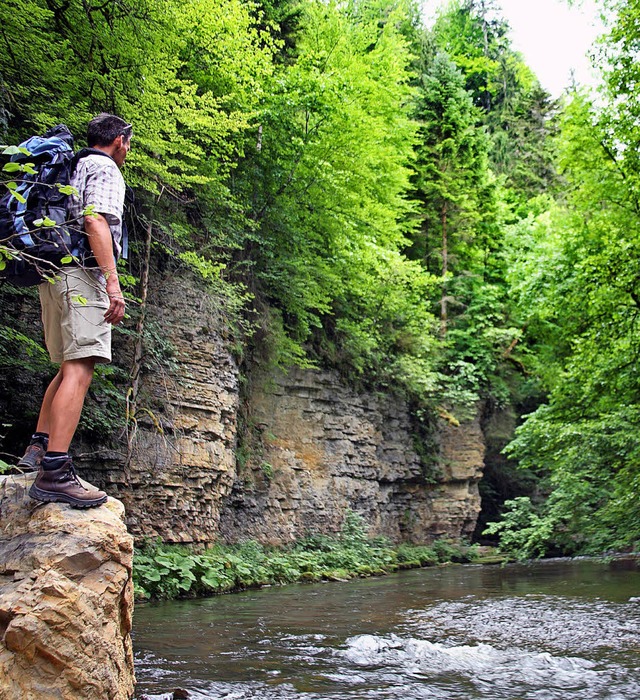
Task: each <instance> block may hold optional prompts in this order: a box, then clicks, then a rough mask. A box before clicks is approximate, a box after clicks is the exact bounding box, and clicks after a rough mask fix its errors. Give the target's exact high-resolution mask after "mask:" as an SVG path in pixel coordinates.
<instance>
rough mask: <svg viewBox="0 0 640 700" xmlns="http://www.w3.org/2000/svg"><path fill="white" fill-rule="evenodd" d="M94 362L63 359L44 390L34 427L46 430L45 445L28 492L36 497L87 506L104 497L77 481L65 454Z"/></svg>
mask: <svg viewBox="0 0 640 700" xmlns="http://www.w3.org/2000/svg"><path fill="white" fill-rule="evenodd" d="M95 363H96V361H95V359H94V358H84V359H81V360H67V361H66V362H63V363H62V364H61V365H60V371H59V372H58V374H57V375H56V376H55V377H54V379H53V381H52V382H51V384H50V385H49V387H48V389H47V391H46V392H45V397H44V399H43V401H42V408H41V409H40V418H39V420H38V430H39V431H40V432H47V431H48V432H49V448H48V450H47V452H46V454H45V455H44V457H43V458H42V462H41V465H40V470H39V471H38V475H37V476H36V479H35V481H34V482H33V484H32V485H31V488H30V489H29V495H30V496H31V497H32V498H35V499H36V500H38V501H44V502H45V503H47V502H53V503H68V504H69V505H71V506H73V507H75V508H91V507H93V506H99V505H100V504H102V503H104V502H105V501H106V500H107V494H106V493H104V491H98V490H88V489H86V488H85V487H84V486H83V485H82V484H81V482H80V481H79V480H78V477H77V476H76V473H75V470H74V468H73V462H72V460H71V458H70V457H69V454H68V450H69V445H70V444H71V440H72V438H73V435H74V433H75V432H76V428H77V427H78V423H79V422H80V414H81V413H82V407H83V405H84V399H85V397H86V395H87V391H88V390H89V386H90V385H91V380H92V378H93V369H94V367H95Z"/></svg>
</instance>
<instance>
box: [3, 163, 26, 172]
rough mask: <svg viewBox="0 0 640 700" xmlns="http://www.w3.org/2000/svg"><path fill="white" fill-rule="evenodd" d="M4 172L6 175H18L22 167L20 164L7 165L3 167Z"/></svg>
mask: <svg viewBox="0 0 640 700" xmlns="http://www.w3.org/2000/svg"><path fill="white" fill-rule="evenodd" d="M2 170H3V171H4V172H5V173H17V172H20V171H21V170H22V166H21V165H20V163H5V164H4V165H3V166H2Z"/></svg>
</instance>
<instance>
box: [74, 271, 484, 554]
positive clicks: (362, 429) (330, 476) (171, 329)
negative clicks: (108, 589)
mask: <svg viewBox="0 0 640 700" xmlns="http://www.w3.org/2000/svg"><path fill="white" fill-rule="evenodd" d="M154 285H156V287H155V289H154V290H152V293H151V295H150V309H149V322H150V324H151V325H150V327H153V328H155V329H160V330H156V332H157V337H156V340H155V341H153V342H154V343H155V346H154V347H153V348H151V343H149V349H152V350H153V352H155V353H158V352H159V351H160V350H161V349H162V344H165V345H166V346H167V347H168V348H169V347H170V348H171V353H172V355H171V362H170V363H167V367H166V369H165V370H163V372H162V374H159V373H158V372H155V373H153V374H151V373H150V374H147V375H143V377H142V381H141V391H140V397H139V400H138V402H137V403H138V410H137V413H136V420H135V422H131V423H130V426H129V430H130V432H129V437H130V449H129V451H128V454H126V455H123V448H122V444H123V443H126V440H124V439H123V440H121V441H120V445H116V446H115V447H114V449H113V450H111V451H109V450H105V449H102V450H99V451H98V452H96V449H95V445H86V446H85V447H84V448H83V447H82V446H80V447H79V448H78V449H77V450H76V457H78V458H79V459H78V460H77V461H78V464H79V465H80V467H81V470H80V473H81V474H82V475H83V476H85V477H86V478H87V479H89V480H90V481H92V482H93V483H96V484H97V485H99V486H100V487H101V488H104V489H105V490H106V491H107V492H108V493H109V494H111V495H114V496H116V497H117V498H119V499H120V500H121V501H122V502H123V503H124V505H125V508H126V513H127V525H128V527H129V531H130V532H131V533H132V534H133V535H134V536H135V537H137V538H140V539H142V538H144V537H156V536H160V537H161V538H162V539H163V540H165V541H168V542H184V543H202V544H208V543H211V542H215V541H218V540H220V539H221V538H222V539H224V540H227V541H231V542H233V541H238V540H243V539H247V538H256V539H258V540H260V541H262V542H268V543H282V542H288V541H290V540H291V539H293V538H295V537H298V536H301V535H304V533H305V532H307V531H313V532H327V533H331V532H335V531H337V530H339V528H340V525H341V523H342V521H343V519H344V515H345V512H346V510H347V509H351V510H354V511H357V512H358V513H361V514H362V515H363V516H364V517H365V519H366V520H367V522H368V524H369V526H370V530H371V533H372V534H380V535H385V536H387V537H389V538H391V539H393V540H401V539H408V540H413V541H416V542H426V541H430V540H433V539H434V538H436V537H441V536H446V537H450V538H453V539H457V538H459V537H461V536H468V535H470V533H471V532H472V531H473V527H474V523H475V521H476V518H477V514H478V511H479V507H480V499H479V496H478V488H477V483H478V480H479V479H480V476H481V470H482V462H483V452H484V445H483V439H482V433H481V430H480V425H479V422H478V421H472V422H469V423H467V424H464V425H462V426H460V427H453V426H450V425H448V424H447V423H445V422H444V421H443V422H441V423H440V424H439V425H438V426H437V429H436V430H435V431H434V434H433V435H431V436H428V439H429V443H428V444H426V443H425V442H423V437H418V436H417V435H416V431H415V425H412V420H411V416H410V414H409V410H408V407H407V405H406V404H405V403H404V402H403V401H402V400H400V399H397V398H394V397H393V396H380V395H375V394H373V393H358V392H355V391H354V390H352V389H350V388H349V387H348V386H346V385H345V383H344V382H343V381H342V380H341V379H340V377H339V376H338V375H337V374H335V373H331V372H320V371H314V370H297V369H294V370H291V371H290V372H289V373H288V374H286V375H285V374H276V375H274V374H273V373H266V375H260V374H259V373H256V372H253V371H252V372H251V376H250V377H249V385H250V386H251V387H253V388H252V389H251V391H246V392H245V394H244V396H243V398H242V401H241V398H240V387H241V381H240V372H239V369H238V366H237V364H236V362H235V360H234V357H233V355H232V353H231V341H230V339H229V337H230V334H229V333H228V332H227V329H226V327H225V321H224V313H223V309H222V310H221V309H220V303H221V302H216V301H215V300H214V299H212V298H211V297H210V296H208V295H207V294H206V293H205V292H204V291H203V290H201V289H199V288H198V287H197V284H195V283H194V282H193V281H190V280H189V279H187V278H185V277H174V276H168V277H165V278H158V277H156V278H154ZM125 364H126V363H125ZM124 451H126V444H125V446H124ZM82 452H86V453H87V454H90V455H91V456H90V457H88V458H85V459H82V456H81V453H82Z"/></svg>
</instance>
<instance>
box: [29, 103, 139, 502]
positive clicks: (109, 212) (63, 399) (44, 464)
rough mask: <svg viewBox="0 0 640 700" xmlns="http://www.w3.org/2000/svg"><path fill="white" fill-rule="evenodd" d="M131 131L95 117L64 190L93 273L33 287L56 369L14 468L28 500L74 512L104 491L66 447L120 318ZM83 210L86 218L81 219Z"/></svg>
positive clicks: (63, 274)
mask: <svg viewBox="0 0 640 700" xmlns="http://www.w3.org/2000/svg"><path fill="white" fill-rule="evenodd" d="M132 133H133V129H132V126H131V124H127V122H125V121H124V120H123V119H120V117H117V116H115V115H112V114H99V115H98V116H97V117H95V118H94V119H92V120H91V122H90V123H89V127H88V130H87V142H88V145H89V149H88V150H87V151H85V152H84V153H82V152H81V153H80V158H79V160H78V164H77V167H76V170H75V172H74V174H73V176H72V178H71V185H72V186H73V187H75V188H76V190H77V192H78V194H77V195H71V199H70V205H69V218H70V220H78V221H82V222H83V228H84V232H85V234H86V237H87V242H88V245H89V248H90V249H91V253H92V255H93V258H94V259H95V268H94V269H91V268H89V267H87V266H84V265H83V266H80V265H77V266H65V267H63V268H62V269H61V270H60V273H59V274H58V276H57V278H56V281H55V282H54V283H53V284H52V283H49V282H44V283H43V284H41V285H40V286H39V292H40V305H41V307H42V322H43V326H44V336H45V343H46V346H47V350H48V351H49V355H50V356H51V360H52V362H54V363H56V364H60V370H59V371H58V374H57V375H56V376H55V377H54V379H53V380H52V382H51V383H50V384H49V387H48V389H47V391H46V392H45V395H44V399H43V401H42V406H41V409H40V415H39V418H38V424H37V427H36V432H35V433H34V434H33V436H32V438H31V442H30V444H29V446H28V447H27V450H26V452H25V454H24V457H22V459H21V460H20V461H19V462H18V466H19V467H21V468H22V469H23V470H24V471H35V470H36V469H38V474H37V476H36V478H35V480H34V482H33V484H32V486H31V488H30V490H29V495H30V496H31V497H32V498H34V499H36V500H38V501H44V502H61V503H69V504H70V505H71V506H74V507H76V508H89V507H92V506H99V505H100V504H102V503H104V502H105V501H106V500H107V494H106V493H104V492H103V491H98V490H89V489H86V488H85V487H84V486H83V485H82V484H81V483H80V481H79V479H78V477H77V476H76V472H75V469H74V466H73V461H72V459H71V457H70V456H69V446H70V444H71V440H72V438H73V435H74V433H75V431H76V428H77V427H78V423H79V421H80V414H81V412H82V407H83V405H84V399H85V396H86V394H87V391H88V389H89V385H90V384H91V380H92V378H93V370H94V367H95V365H96V363H98V362H111V326H112V325H116V324H118V323H120V321H121V320H122V319H123V317H124V311H125V302H124V298H123V296H122V291H121V290H120V282H119V280H118V272H117V269H116V259H117V257H118V256H119V255H120V252H121V241H122V218H123V210H124V197H125V183H124V179H123V177H122V174H121V172H120V168H121V167H122V165H123V164H124V161H125V159H126V157H127V153H128V152H129V148H130V146H131V136H132ZM87 207H91V211H92V213H91V214H90V215H88V216H83V214H82V212H84V211H85V210H86V209H87Z"/></svg>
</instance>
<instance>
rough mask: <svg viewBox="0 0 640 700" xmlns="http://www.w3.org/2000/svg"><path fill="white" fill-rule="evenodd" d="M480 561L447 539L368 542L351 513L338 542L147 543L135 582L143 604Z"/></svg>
mask: <svg viewBox="0 0 640 700" xmlns="http://www.w3.org/2000/svg"><path fill="white" fill-rule="evenodd" d="M477 557H478V550H477V548H476V547H473V546H471V547H464V546H460V545H455V544H451V543H449V542H446V541H444V540H438V541H436V542H434V543H433V545H431V546H424V545H411V544H401V545H398V546H394V545H391V544H390V543H389V542H388V541H386V540H384V539H382V538H375V539H369V538H367V536H366V526H365V524H364V523H363V521H362V519H361V518H360V517H359V516H358V515H357V514H355V513H349V514H347V517H346V519H345V525H344V527H343V528H342V531H341V533H340V535H339V536H337V537H329V536H326V535H310V536H308V537H306V538H304V539H302V540H299V541H298V542H296V543H295V544H293V545H291V546H289V547H286V548H273V547H265V546H263V545H261V544H259V543H257V542H254V541H248V542H243V543H240V544H236V545H215V546H214V547H211V548H209V549H206V550H204V551H202V552H196V551H194V550H193V549H191V548H189V547H187V546H182V545H167V544H163V543H162V542H149V543H147V544H146V545H145V546H144V547H142V548H140V549H139V550H137V551H136V553H135V556H134V567H133V580H134V586H135V595H136V598H137V599H138V600H171V599H177V598H195V597H207V596H213V595H220V594H222V593H229V592H232V591H241V590H246V589H248V588H259V587H261V586H268V585H274V584H275V585H277V584H285V583H295V582H317V581H346V580H349V579H353V578H364V577H368V576H382V575H384V574H390V573H393V572H394V571H398V570H400V569H415V568H421V567H427V566H436V565H438V564H444V563H448V562H457V563H468V562H471V561H475V560H476V559H477Z"/></svg>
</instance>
